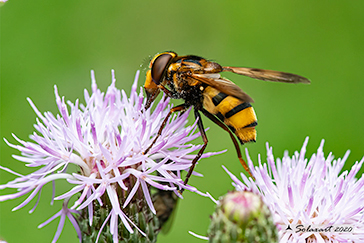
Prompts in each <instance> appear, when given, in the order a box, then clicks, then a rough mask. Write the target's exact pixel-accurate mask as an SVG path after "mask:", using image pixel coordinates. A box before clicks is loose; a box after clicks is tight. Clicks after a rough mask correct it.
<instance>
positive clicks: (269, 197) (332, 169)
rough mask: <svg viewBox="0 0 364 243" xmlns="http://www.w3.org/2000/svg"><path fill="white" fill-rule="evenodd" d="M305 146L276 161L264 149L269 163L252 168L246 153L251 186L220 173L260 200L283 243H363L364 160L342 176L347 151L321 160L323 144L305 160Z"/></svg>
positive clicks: (238, 187)
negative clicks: (261, 199) (266, 207)
mask: <svg viewBox="0 0 364 243" xmlns="http://www.w3.org/2000/svg"><path fill="white" fill-rule="evenodd" d="M307 143H308V138H306V140H305V142H304V144H303V147H302V149H301V151H300V152H295V153H294V155H293V156H292V157H290V156H289V155H288V152H287V151H286V152H285V153H284V156H283V158H282V159H279V158H277V159H276V160H275V159H274V156H273V149H272V147H269V146H268V144H267V163H264V164H263V163H262V161H261V159H260V156H259V160H258V161H259V165H258V166H256V167H254V165H253V162H252V160H251V159H250V157H249V155H248V153H247V157H248V162H249V167H250V170H251V172H252V174H253V176H254V177H255V179H256V180H255V181H253V180H252V178H249V179H248V178H247V177H246V176H245V175H244V174H241V177H242V181H243V182H241V181H240V180H239V179H238V178H236V177H235V176H234V175H233V174H231V173H230V172H229V171H227V170H226V168H225V167H224V168H225V170H226V171H227V172H228V173H229V175H230V177H231V178H232V180H233V185H234V186H235V189H236V190H251V191H253V192H256V193H259V194H260V195H261V196H262V198H263V200H264V201H265V202H266V204H267V205H268V206H269V208H270V210H271V211H272V213H273V217H274V222H275V224H277V226H278V227H279V238H280V242H281V243H291V242H292V243H293V242H294V243H296V242H297V243H298V242H304V243H306V242H310V243H342V242H351V243H359V242H364V224H363V223H364V222H363V219H364V204H363V200H364V187H363V185H364V175H362V176H361V177H360V179H357V178H355V176H356V174H357V173H358V171H359V170H360V168H361V166H362V164H363V162H364V158H363V159H362V160H361V161H360V162H356V163H355V164H354V165H353V167H352V168H351V170H350V172H348V171H344V172H342V173H341V174H340V171H341V170H342V168H343V166H344V164H345V161H346V160H347V158H348V156H349V151H348V152H347V153H346V154H345V155H344V157H343V158H342V159H337V160H334V156H333V155H332V154H331V153H330V154H329V155H328V156H326V157H325V156H324V152H323V145H324V141H322V142H321V144H320V146H319V148H318V150H317V153H316V154H313V155H312V156H311V158H310V159H307V158H306V157H305V156H306V146H307ZM246 152H247V151H246Z"/></svg>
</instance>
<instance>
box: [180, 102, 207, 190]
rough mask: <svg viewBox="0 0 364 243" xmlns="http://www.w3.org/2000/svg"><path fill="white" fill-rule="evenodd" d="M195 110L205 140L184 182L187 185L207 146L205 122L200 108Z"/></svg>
mask: <svg viewBox="0 0 364 243" xmlns="http://www.w3.org/2000/svg"><path fill="white" fill-rule="evenodd" d="M194 112H195V117H196V119H198V120H197V126H198V129H199V130H200V133H201V137H202V140H203V145H202V148H201V149H200V151H198V153H197V155H196V157H195V158H194V159H193V160H192V164H191V167H190V170H189V171H188V173H187V175H186V179H185V181H184V184H185V185H187V182H188V180H189V179H190V177H191V175H192V172H193V169H194V168H195V166H196V163H197V161H198V160H199V159H200V158H201V156H202V154H203V152H204V150H205V148H206V146H207V142H208V140H207V136H206V133H205V129H204V127H203V123H202V120H201V115H200V113H199V112H198V110H197V109H196V108H195V110H194ZM183 190H184V189H183V188H182V189H181V191H180V192H181V193H182V192H183Z"/></svg>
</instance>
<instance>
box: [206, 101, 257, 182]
mask: <svg viewBox="0 0 364 243" xmlns="http://www.w3.org/2000/svg"><path fill="white" fill-rule="evenodd" d="M201 112H202V113H203V114H204V115H205V116H207V117H208V118H209V119H210V120H211V121H213V122H214V123H216V124H217V125H219V126H220V127H221V128H222V129H224V130H225V131H227V132H228V133H229V135H230V137H231V139H232V140H233V143H234V146H235V150H236V153H237V154H238V158H239V161H240V164H241V165H242V166H243V167H244V169H245V170H246V171H247V172H248V173H249V175H250V176H251V177H252V178H253V179H255V178H254V176H253V175H252V173H251V172H250V170H249V167H248V165H247V163H246V162H245V161H244V159H243V158H242V156H241V150H240V146H239V143H238V141H237V140H236V138H235V137H234V134H233V133H232V132H231V131H230V129H229V128H228V127H227V126H226V125H225V124H224V123H223V122H221V121H220V120H219V119H217V118H216V117H215V116H214V115H212V114H211V113H210V112H208V111H207V110H205V109H204V108H202V109H201Z"/></svg>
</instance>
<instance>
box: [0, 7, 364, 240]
mask: <svg viewBox="0 0 364 243" xmlns="http://www.w3.org/2000/svg"><path fill="white" fill-rule="evenodd" d="M363 10H364V2H363V1H341V2H339V1H336V2H335V3H334V2H333V1H314V0H308V1H289V0H278V1H195V0H185V1H159V0H156V1H123V0H109V1H86V0H78V1H69V0H65V1H40V0H35V1H29V0H18V1H15V0H9V1H8V2H7V3H6V4H5V5H4V6H2V7H1V8H0V11H1V138H3V137H5V138H7V139H8V140H9V141H10V142H13V143H16V141H15V140H14V139H13V138H12V137H11V133H15V134H16V135H17V136H19V137H20V138H22V139H24V140H28V136H29V134H31V133H32V132H33V131H34V128H33V124H34V122H35V119H36V115H35V114H34V112H33V111H32V109H31V107H30V106H29V104H28V103H27V101H26V97H30V98H31V99H32V100H33V101H34V103H35V104H36V106H37V107H38V109H39V110H40V111H41V112H44V111H52V112H53V113H57V106H56V104H55V99H54V92H53V85H54V84H57V86H58V89H59V93H60V95H61V96H62V95H64V96H65V97H66V99H67V100H71V101H75V99H77V98H81V100H82V101H83V90H84V89H85V88H86V89H88V90H90V83H91V81H90V70H91V69H93V70H95V73H96V79H97V84H98V86H99V87H100V88H101V90H103V91H106V88H107V86H108V85H109V84H110V82H111V72H110V70H111V69H115V71H116V78H117V83H116V85H117V87H118V88H120V89H125V90H126V91H127V92H128V93H129V92H130V88H131V84H132V81H133V78H134V75H135V73H136V71H137V70H138V68H139V66H140V64H142V63H143V60H145V58H148V56H149V55H154V54H155V53H157V52H162V51H165V50H174V51H176V52H177V53H179V54H181V55H185V54H195V55H200V56H203V57H206V58H208V59H213V60H215V61H217V62H219V63H220V64H223V65H230V66H248V67H256V68H264V69H273V70H279V71H287V72H292V73H297V74H300V75H303V76H305V77H308V78H310V79H311V81H312V84H311V85H288V84H280V83H269V82H263V81H255V80H253V79H249V78H245V77H241V76H238V75H228V74H227V75H226V76H227V77H228V78H230V79H232V80H233V81H234V82H235V83H236V84H238V85H239V86H240V87H242V88H243V90H244V91H246V92H247V93H248V94H249V95H250V96H251V97H253V98H254V100H255V103H254V108H255V110H256V113H257V116H258V123H259V125H258V127H257V131H258V140H257V142H256V143H255V144H249V145H246V146H245V147H247V148H248V149H249V153H250V156H251V157H252V158H253V159H254V161H255V162H257V156H258V154H261V155H262V158H265V153H266V152H265V151H266V150H265V146H266V145H265V144H266V142H267V141H269V143H270V145H272V146H273V147H274V148H273V151H274V154H275V156H276V157H281V156H282V155H283V152H284V150H289V151H290V154H292V153H293V152H294V151H295V150H299V149H300V148H301V145H302V143H303V141H304V139H305V137H306V136H309V137H310V141H309V145H308V155H310V154H312V153H313V152H315V151H316V149H317V147H318V145H319V144H320V141H321V139H323V138H324V139H325V140H326V142H325V147H324V151H325V154H328V153H329V152H330V151H332V152H333V154H334V155H335V156H336V158H338V157H342V156H343V155H344V153H345V151H346V150H348V149H350V150H351V151H352V152H351V155H350V156H349V159H348V161H347V164H346V166H347V167H346V168H347V169H348V168H350V167H351V165H352V164H354V163H355V161H357V160H360V159H361V158H362V156H363V155H364V151H363V147H364V133H363V120H364V109H363V101H364V99H363V90H364V82H363V78H362V76H363V74H362V73H361V70H362V69H363V65H364V58H363V54H364V52H363V51H364V45H363V43H364V11H363ZM143 82H144V77H142V78H141V79H140V80H139V84H140V85H142V84H143ZM177 103H178V102H177ZM192 120H193V117H192V116H191V119H190V122H192ZM203 120H204V124H205V126H206V127H210V130H209V131H208V133H207V136H208V138H209V144H208V147H207V151H218V150H223V149H228V152H226V153H225V154H222V155H218V156H214V157H213V158H211V159H206V160H202V161H201V162H200V164H199V165H198V166H197V171H198V172H201V173H203V174H204V178H198V177H194V178H192V179H191V180H190V183H191V184H192V185H194V186H196V187H198V188H199V189H200V190H201V191H209V192H210V193H211V194H212V195H213V196H214V197H216V198H217V197H219V196H220V195H222V194H224V193H226V192H227V190H232V188H233V187H232V186H231V180H230V178H229V177H228V175H227V174H226V173H225V172H224V171H223V169H222V168H221V165H222V164H224V165H225V166H227V168H228V169H229V170H230V171H231V172H233V173H234V174H236V175H238V173H239V172H240V171H242V170H243V169H242V167H241V165H240V163H239V161H238V159H237V158H236V153H235V150H234V147H233V144H232V142H231V141H230V138H229V136H228V135H227V134H226V132H224V131H223V130H222V129H220V128H219V127H217V126H216V125H214V124H212V123H211V122H209V121H208V119H207V118H205V119H203ZM198 142H199V143H200V142H201V140H198ZM0 146H1V165H2V166H5V167H9V168H11V169H13V170H15V171H17V172H19V173H27V172H29V171H30V169H28V168H25V167H24V165H23V163H21V162H17V161H16V160H14V159H13V158H12V157H11V155H12V154H18V152H17V151H16V150H14V149H11V148H9V147H8V146H7V145H6V144H5V142H3V141H2V140H1V142H0ZM243 149H244V148H243ZM13 178H14V177H13V176H12V175H11V174H9V173H6V172H4V171H0V183H1V184H4V183H6V182H8V181H9V180H12V179H13ZM11 192H14V191H10V190H4V191H2V192H1V194H4V193H11ZM60 193H61V192H60ZM50 194H51V186H48V187H46V188H45V190H43V193H42V197H41V201H40V205H39V207H38V209H37V210H36V211H35V212H34V213H33V214H32V215H29V214H28V211H29V210H30V209H31V208H32V206H33V205H34V203H35V201H33V202H32V203H30V205H28V206H26V207H25V208H23V209H21V210H19V211H16V212H11V209H12V208H13V207H15V206H16V205H18V204H19V203H20V202H22V201H23V200H24V199H25V197H22V198H21V199H16V200H12V201H7V202H2V203H1V204H0V207H1V211H0V219H1V221H0V237H2V238H4V239H6V240H7V241H8V242H9V243H11V242H24V240H25V239H26V240H27V242H39V243H41V242H51V240H52V238H53V235H54V233H55V231H56V227H57V223H56V222H53V223H51V224H50V225H48V226H46V228H44V229H41V230H38V229H37V225H39V224H40V223H42V222H44V221H45V220H46V219H48V218H49V217H50V216H51V215H53V214H54V213H56V212H57V211H58V210H59V209H60V204H59V203H58V202H57V203H56V205H55V206H53V207H51V206H50V205H49V198H50ZM184 197H185V199H184V200H181V201H180V202H179V208H178V212H177V216H176V219H175V222H174V225H173V228H172V229H171V231H170V232H169V234H167V235H160V236H159V241H158V242H186V241H188V242H201V240H199V239H196V238H194V237H193V236H191V235H189V234H188V231H189V230H192V231H194V232H196V233H199V234H205V232H206V230H207V227H208V223H209V215H210V214H211V213H212V211H213V209H214V204H213V202H212V201H211V200H209V199H207V198H203V197H201V196H198V195H196V194H194V193H189V192H186V193H185V194H184ZM58 242H77V239H76V233H75V231H74V230H73V228H72V226H71V224H70V223H69V222H67V223H66V226H65V229H64V231H63V233H62V235H61V237H60V240H59V241H58Z"/></svg>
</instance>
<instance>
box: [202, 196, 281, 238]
mask: <svg viewBox="0 0 364 243" xmlns="http://www.w3.org/2000/svg"><path fill="white" fill-rule="evenodd" d="M208 237H209V239H210V242H241V243H245V242H247V243H248V242H249V243H263V242H270V243H274V242H278V232H277V228H276V225H275V224H274V223H273V218H272V215H271V213H270V211H269V209H268V207H267V206H266V205H265V204H264V202H263V201H262V199H261V197H260V196H259V195H257V194H255V193H253V192H250V191H234V192H229V193H228V194H226V195H225V196H224V197H223V198H221V199H220V201H219V203H218V204H217V207H216V211H215V212H214V213H213V215H212V216H211V224H210V227H209V230H208Z"/></svg>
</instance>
